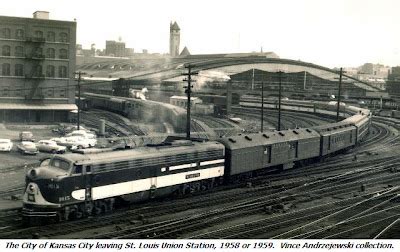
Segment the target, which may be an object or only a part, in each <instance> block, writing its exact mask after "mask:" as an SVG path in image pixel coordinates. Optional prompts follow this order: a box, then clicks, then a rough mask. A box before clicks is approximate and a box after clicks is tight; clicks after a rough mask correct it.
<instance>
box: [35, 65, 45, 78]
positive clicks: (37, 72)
mask: <svg viewBox="0 0 400 252" xmlns="http://www.w3.org/2000/svg"><path fill="white" fill-rule="evenodd" d="M34 69H35V77H42V76H43V67H42V66H41V65H36V66H35V68H34Z"/></svg>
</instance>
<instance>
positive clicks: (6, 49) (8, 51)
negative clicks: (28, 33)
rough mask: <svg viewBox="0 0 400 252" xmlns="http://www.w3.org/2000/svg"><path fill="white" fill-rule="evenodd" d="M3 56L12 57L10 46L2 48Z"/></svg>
mask: <svg viewBox="0 0 400 252" xmlns="http://www.w3.org/2000/svg"><path fill="white" fill-rule="evenodd" d="M1 55H3V56H11V48H10V46H8V45H5V46H3V47H2V50H1Z"/></svg>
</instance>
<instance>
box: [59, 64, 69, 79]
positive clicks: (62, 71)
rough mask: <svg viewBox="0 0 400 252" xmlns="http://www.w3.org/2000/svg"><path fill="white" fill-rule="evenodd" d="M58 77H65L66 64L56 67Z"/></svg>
mask: <svg viewBox="0 0 400 252" xmlns="http://www.w3.org/2000/svg"><path fill="white" fill-rule="evenodd" d="M58 77H60V78H67V67H66V66H59V67H58Z"/></svg>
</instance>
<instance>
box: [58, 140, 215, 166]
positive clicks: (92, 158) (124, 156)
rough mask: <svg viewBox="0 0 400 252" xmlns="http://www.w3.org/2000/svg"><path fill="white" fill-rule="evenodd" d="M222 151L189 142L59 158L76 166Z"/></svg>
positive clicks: (69, 155) (74, 154) (211, 145)
mask: <svg viewBox="0 0 400 252" xmlns="http://www.w3.org/2000/svg"><path fill="white" fill-rule="evenodd" d="M214 150H223V145H222V144H220V143H218V142H215V141H209V142H189V143H186V144H178V145H175V143H172V144H171V145H162V146H160V145H158V146H151V147H139V148H134V149H127V150H117V151H110V152H100V153H90V154H78V153H67V154H62V155H56V156H59V157H60V158H61V159H65V160H69V161H71V162H73V163H77V164H85V163H93V164H95V163H111V162H116V161H125V160H135V159H143V158H152V157H159V156H172V155H174V154H181V153H193V152H197V151H214Z"/></svg>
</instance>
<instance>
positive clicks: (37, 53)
mask: <svg viewBox="0 0 400 252" xmlns="http://www.w3.org/2000/svg"><path fill="white" fill-rule="evenodd" d="M35 57H36V58H43V48H41V47H38V48H36V49H35Z"/></svg>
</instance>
